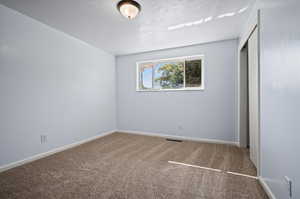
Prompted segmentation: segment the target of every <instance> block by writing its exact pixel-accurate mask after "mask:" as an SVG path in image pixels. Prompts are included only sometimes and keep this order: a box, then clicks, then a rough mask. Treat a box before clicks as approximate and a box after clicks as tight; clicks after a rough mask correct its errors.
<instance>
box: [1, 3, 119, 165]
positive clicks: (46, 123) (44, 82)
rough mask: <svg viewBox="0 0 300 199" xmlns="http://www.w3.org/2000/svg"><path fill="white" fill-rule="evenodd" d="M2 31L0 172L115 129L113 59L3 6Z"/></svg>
mask: <svg viewBox="0 0 300 199" xmlns="http://www.w3.org/2000/svg"><path fill="white" fill-rule="evenodd" d="M0 27H1V28H0V35H1V37H0V95H1V98H0V167H1V166H3V165H5V164H8V163H11V162H14V161H17V160H21V159H24V158H27V157H29V156H32V155H35V154H38V153H42V152H45V151H48V150H51V149H53V148H56V147H59V146H63V145H66V144H70V143H73V142H76V141H79V140H83V139H86V138H89V137H92V136H95V135H99V133H102V132H106V131H110V130H114V129H115V128H116V122H115V58H114V56H112V55H110V54H107V53H105V52H103V51H101V50H98V49H96V48H94V47H91V46H89V45H87V44H86V43H83V42H82V41H79V40H77V39H75V38H73V37H70V36H68V35H66V34H64V33H62V32H59V31H57V30H54V29H52V28H50V27H48V26H46V25H44V24H42V23H40V22H38V21H35V20H33V19H31V18H29V17H27V16H24V15H22V14H20V13H17V12H15V11H13V10H11V9H9V8H6V7H4V6H1V5H0ZM41 134H46V135H48V142H47V143H46V144H41V143H40V135H41Z"/></svg>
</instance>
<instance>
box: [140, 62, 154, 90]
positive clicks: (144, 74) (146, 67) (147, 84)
mask: <svg viewBox="0 0 300 199" xmlns="http://www.w3.org/2000/svg"><path fill="white" fill-rule="evenodd" d="M152 70H153V64H142V65H141V66H140V89H152V75H153V72H152Z"/></svg>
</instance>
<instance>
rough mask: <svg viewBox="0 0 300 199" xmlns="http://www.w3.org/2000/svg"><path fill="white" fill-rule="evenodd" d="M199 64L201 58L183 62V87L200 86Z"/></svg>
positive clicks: (200, 64)
mask: <svg viewBox="0 0 300 199" xmlns="http://www.w3.org/2000/svg"><path fill="white" fill-rule="evenodd" d="M201 66H202V60H201V59H197V60H190V61H186V62H185V87H200V86H201V72H202V71H201Z"/></svg>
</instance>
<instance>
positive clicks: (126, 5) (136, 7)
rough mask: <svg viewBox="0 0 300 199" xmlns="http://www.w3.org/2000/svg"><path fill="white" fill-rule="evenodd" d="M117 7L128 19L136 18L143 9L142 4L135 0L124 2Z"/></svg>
mask: <svg viewBox="0 0 300 199" xmlns="http://www.w3.org/2000/svg"><path fill="white" fill-rule="evenodd" d="M117 7H118V9H119V11H120V13H121V14H122V15H123V16H124V17H126V18H128V19H133V18H135V17H136V16H137V15H138V14H139V12H140V9H141V6H140V4H138V3H137V2H136V1H133V0H122V1H120V2H119V3H118V5H117Z"/></svg>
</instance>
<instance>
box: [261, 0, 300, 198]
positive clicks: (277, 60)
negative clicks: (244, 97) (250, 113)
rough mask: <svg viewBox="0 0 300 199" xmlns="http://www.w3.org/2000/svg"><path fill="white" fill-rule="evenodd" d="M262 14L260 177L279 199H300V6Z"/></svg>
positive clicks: (286, 5)
mask: <svg viewBox="0 0 300 199" xmlns="http://www.w3.org/2000/svg"><path fill="white" fill-rule="evenodd" d="M294 2H295V3H291V1H289V3H288V1H282V2H281V4H276V5H274V4H273V6H271V7H269V8H263V9H262V10H261V17H260V27H261V35H260V36H261V155H262V157H261V175H262V177H263V179H264V180H265V181H266V182H267V184H268V185H269V187H270V188H271V190H272V192H273V193H274V195H275V197H276V198H277V199H283V198H289V197H288V188H287V185H286V182H285V180H284V176H288V177H289V178H291V179H292V181H293V199H298V198H300V171H299V168H300V160H299V152H300V144H299V141H300V124H299V123H300V117H299V112H300V56H299V53H300V26H299V19H300V13H299V8H300V2H299V1H298V0H295V1H294Z"/></svg>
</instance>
